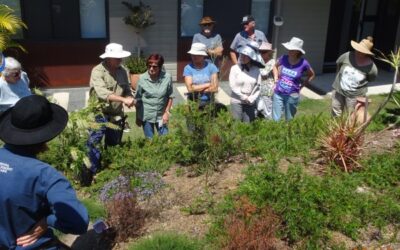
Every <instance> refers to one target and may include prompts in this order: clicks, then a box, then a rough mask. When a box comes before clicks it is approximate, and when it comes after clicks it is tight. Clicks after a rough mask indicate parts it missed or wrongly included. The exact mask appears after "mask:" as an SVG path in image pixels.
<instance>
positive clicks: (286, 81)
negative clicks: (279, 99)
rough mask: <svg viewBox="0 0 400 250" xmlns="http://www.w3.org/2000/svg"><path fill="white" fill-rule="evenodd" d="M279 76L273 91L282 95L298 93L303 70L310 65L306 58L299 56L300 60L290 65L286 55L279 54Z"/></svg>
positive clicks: (307, 68) (306, 69)
mask: <svg viewBox="0 0 400 250" xmlns="http://www.w3.org/2000/svg"><path fill="white" fill-rule="evenodd" d="M278 63H279V65H280V67H279V78H278V83H277V85H276V87H275V93H277V94H282V95H290V94H292V93H299V92H300V86H301V77H302V76H303V74H304V72H306V71H308V70H309V69H310V68H311V66H310V64H309V63H308V62H307V60H306V59H304V58H300V61H299V62H298V63H297V64H295V65H292V64H290V63H289V57H288V55H284V56H281V57H280V58H279V59H278Z"/></svg>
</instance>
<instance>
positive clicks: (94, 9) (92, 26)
mask: <svg viewBox="0 0 400 250" xmlns="http://www.w3.org/2000/svg"><path fill="white" fill-rule="evenodd" d="M101 13H103V15H101ZM105 13H106V3H105V1H104V0H80V18H81V36H82V38H105V37H106V36H107V30H106V15H105Z"/></svg>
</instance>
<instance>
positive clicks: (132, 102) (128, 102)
mask: <svg viewBox="0 0 400 250" xmlns="http://www.w3.org/2000/svg"><path fill="white" fill-rule="evenodd" d="M124 104H125V105H126V106H127V107H128V108H130V107H132V106H133V105H135V99H133V97H132V96H128V97H125V98H124Z"/></svg>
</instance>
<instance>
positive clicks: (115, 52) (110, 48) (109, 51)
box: [100, 43, 131, 59]
mask: <svg viewBox="0 0 400 250" xmlns="http://www.w3.org/2000/svg"><path fill="white" fill-rule="evenodd" d="M130 55H131V52H129V51H125V50H124V49H123V48H122V45H121V44H118V43H110V44H108V45H107V46H106V51H105V52H104V53H103V54H102V55H101V56H100V58H102V59H105V58H125V57H128V56H130Z"/></svg>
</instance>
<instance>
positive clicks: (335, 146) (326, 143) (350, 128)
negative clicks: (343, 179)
mask: <svg viewBox="0 0 400 250" xmlns="http://www.w3.org/2000/svg"><path fill="white" fill-rule="evenodd" d="M358 129H359V124H358V123H357V121H356V119H350V118H347V117H345V116H344V117H339V118H337V119H333V120H331V121H330V122H329V125H328V129H327V131H325V132H324V133H322V135H321V136H320V137H319V142H320V144H321V149H320V150H321V154H322V156H323V157H326V158H327V159H328V161H329V162H333V163H335V164H336V165H338V166H339V167H340V168H342V169H343V170H344V171H345V172H351V171H353V170H355V169H357V168H360V167H361V165H360V163H359V162H358V160H359V157H360V155H361V150H362V147H363V143H364V133H358V132H357V131H358Z"/></svg>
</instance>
